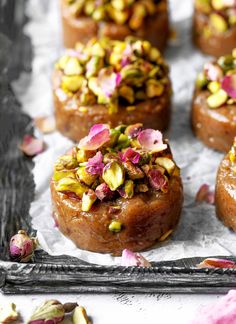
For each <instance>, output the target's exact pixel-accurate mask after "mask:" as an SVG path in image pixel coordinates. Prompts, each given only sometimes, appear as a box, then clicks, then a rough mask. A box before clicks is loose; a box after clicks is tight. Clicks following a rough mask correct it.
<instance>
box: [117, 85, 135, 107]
mask: <svg viewBox="0 0 236 324" xmlns="http://www.w3.org/2000/svg"><path fill="white" fill-rule="evenodd" d="M119 95H120V96H121V97H122V98H124V99H126V100H127V101H128V102H129V103H130V104H132V103H133V102H134V99H135V98H134V90H133V89H132V88H131V87H128V86H126V85H123V86H121V87H120V88H119Z"/></svg>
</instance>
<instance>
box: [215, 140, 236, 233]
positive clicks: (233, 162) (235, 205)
mask: <svg viewBox="0 0 236 324" xmlns="http://www.w3.org/2000/svg"><path fill="white" fill-rule="evenodd" d="M215 204H216V213H217V215H218V217H219V218H220V219H221V220H222V221H223V222H224V224H225V226H228V227H229V228H231V229H233V230H234V231H235V232H236V139H235V141H234V144H233V146H232V148H231V150H230V151H229V153H228V154H227V155H226V156H225V157H224V159H223V161H222V162H221V164H220V167H219V169H218V173H217V179H216V192H215Z"/></svg>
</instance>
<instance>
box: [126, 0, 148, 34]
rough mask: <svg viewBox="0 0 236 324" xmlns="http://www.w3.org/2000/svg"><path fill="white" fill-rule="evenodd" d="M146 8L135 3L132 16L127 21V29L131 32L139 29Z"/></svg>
mask: <svg viewBox="0 0 236 324" xmlns="http://www.w3.org/2000/svg"><path fill="white" fill-rule="evenodd" d="M146 14H147V12H146V8H145V5H143V4H142V3H136V4H135V5H134V7H133V14H132V16H131V17H130V20H129V27H130V28H131V29H133V30H136V29H139V28H140V27H141V26H142V24H143V21H144V18H145V16H146Z"/></svg>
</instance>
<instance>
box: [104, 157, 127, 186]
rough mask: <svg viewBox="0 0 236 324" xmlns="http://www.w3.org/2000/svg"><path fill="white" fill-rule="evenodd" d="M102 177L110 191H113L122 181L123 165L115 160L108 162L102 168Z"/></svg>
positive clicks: (123, 176) (123, 177)
mask: <svg viewBox="0 0 236 324" xmlns="http://www.w3.org/2000/svg"><path fill="white" fill-rule="evenodd" d="M102 178H103V180H104V181H105V182H106V184H107V185H108V187H109V188H110V189H111V190H112V191H115V190H116V189H117V188H118V187H119V186H121V185H122V184H123V183H124V180H125V175H124V170H123V167H122V166H121V165H120V164H119V163H118V162H116V161H112V162H110V163H108V164H107V165H106V166H105V168H104V170H103V174H102Z"/></svg>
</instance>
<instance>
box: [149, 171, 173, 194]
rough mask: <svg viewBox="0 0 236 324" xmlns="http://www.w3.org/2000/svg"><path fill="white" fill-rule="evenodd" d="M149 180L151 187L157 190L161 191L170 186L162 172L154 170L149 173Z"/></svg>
mask: <svg viewBox="0 0 236 324" xmlns="http://www.w3.org/2000/svg"><path fill="white" fill-rule="evenodd" d="M148 179H149V182H150V185H151V186H152V187H153V188H154V189H155V190H160V189H163V188H165V187H166V186H167V185H168V182H167V180H166V178H165V177H164V175H163V174H162V173H161V171H160V170H157V169H153V170H150V171H149V172H148Z"/></svg>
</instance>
